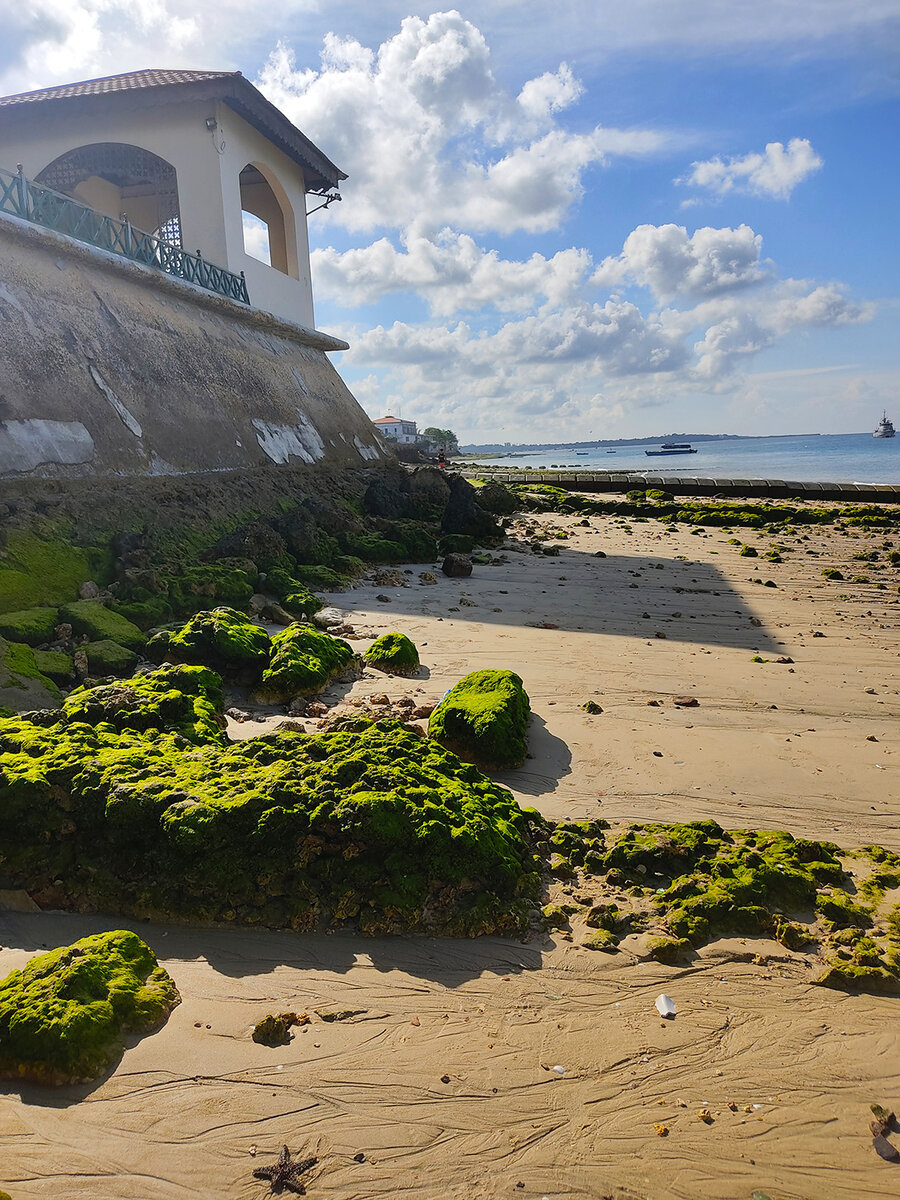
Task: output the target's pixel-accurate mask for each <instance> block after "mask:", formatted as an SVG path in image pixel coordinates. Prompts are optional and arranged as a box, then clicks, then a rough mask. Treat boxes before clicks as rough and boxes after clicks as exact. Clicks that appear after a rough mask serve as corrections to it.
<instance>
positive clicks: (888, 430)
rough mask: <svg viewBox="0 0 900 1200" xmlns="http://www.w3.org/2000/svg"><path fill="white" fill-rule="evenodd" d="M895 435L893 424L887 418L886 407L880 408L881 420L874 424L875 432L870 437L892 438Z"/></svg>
mask: <svg viewBox="0 0 900 1200" xmlns="http://www.w3.org/2000/svg"><path fill="white" fill-rule="evenodd" d="M894 436H895V430H894V425H893V422H892V421H889V420H888V415H887V409H882V412H881V420H880V421H879V422H878V424H877V425H876V426H875V432H874V433H873V434H872V437H877V438H892V437H894Z"/></svg>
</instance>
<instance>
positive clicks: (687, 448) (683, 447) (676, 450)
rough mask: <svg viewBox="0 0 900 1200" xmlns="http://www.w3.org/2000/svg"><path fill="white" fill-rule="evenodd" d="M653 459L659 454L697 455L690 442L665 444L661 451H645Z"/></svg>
mask: <svg viewBox="0 0 900 1200" xmlns="http://www.w3.org/2000/svg"><path fill="white" fill-rule="evenodd" d="M644 453H645V454H647V455H649V456H650V457H651V458H653V457H655V456H657V455H659V454H696V453H697V451H696V450H695V449H694V448H693V446H692V445H691V443H690V442H663V444H662V446H661V447H660V449H659V450H645V451H644Z"/></svg>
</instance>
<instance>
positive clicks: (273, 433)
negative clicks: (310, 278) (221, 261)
mask: <svg viewBox="0 0 900 1200" xmlns="http://www.w3.org/2000/svg"><path fill="white" fill-rule="evenodd" d="M342 349H346V343H344V342H341V341H339V340H338V339H336V338H332V337H329V336H327V335H325V334H322V333H319V332H317V331H316V330H312V329H307V328H304V327H303V326H300V325H293V324H291V323H289V322H286V321H283V320H280V319H279V318H277V317H274V316H272V315H271V314H269V313H265V312H262V311H260V310H258V309H247V308H245V307H244V306H243V305H240V304H238V303H236V302H234V301H230V300H226V299H224V298H222V297H218V296H215V295H213V294H211V293H208V292H205V291H204V290H203V289H201V288H198V287H195V286H194V285H192V284H187V283H183V282H182V281H180V280H177V279H174V278H173V277H171V276H168V275H165V274H164V273H163V272H161V271H158V270H156V269H154V268H151V267H144V266H142V265H140V264H136V263H132V262H129V261H127V260H125V259H122V258H119V257H118V256H115V255H112V254H107V253H105V252H104V251H101V250H97V249H94V248H93V247H90V246H87V245H84V244H82V243H80V242H76V241H73V240H72V239H71V238H68V237H65V236H63V235H60V234H56V233H53V232H51V231H49V230H44V229H40V228H38V227H35V226H32V225H29V224H27V223H26V222H23V221H19V220H17V219H16V218H14V217H9V216H6V215H4V214H0V480H15V479H30V480H49V479H57V480H60V479H68V480H74V479H79V478H81V479H95V480H96V479H98V478H104V477H106V478H110V477H122V476H125V477H144V478H146V477H149V476H175V475H195V474H198V473H209V472H229V471H241V470H248V469H250V470H252V469H253V468H256V467H271V466H272V465H273V464H275V465H278V466H281V465H288V464H293V465H299V464H319V463H321V464H323V465H325V466H330V467H357V468H358V467H363V466H367V465H374V464H378V463H382V462H388V461H390V460H391V459H392V456H391V454H390V451H389V450H387V448H386V447H385V445H384V443H383V442H382V441H381V440H380V438H379V437H378V435H377V434H376V433H375V431H374V429H373V427H372V425H371V422H370V421H369V420H368V418H367V417H366V415H365V414H364V413H363V411H362V409H361V408H360V407H359V405H358V404H357V403H356V400H355V399H354V398H353V396H352V394H351V393H350V391H349V390H348V389H347V387H346V386H345V385H344V383H343V381H342V380H341V378H340V376H339V375H338V373H337V371H336V370H335V369H334V367H333V366H332V364H331V362H330V361H329V360H328V358H327V355H326V352H327V351H329V350H342Z"/></svg>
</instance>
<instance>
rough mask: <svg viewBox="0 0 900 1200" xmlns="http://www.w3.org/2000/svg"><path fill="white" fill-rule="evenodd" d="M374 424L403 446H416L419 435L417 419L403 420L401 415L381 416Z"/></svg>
mask: <svg viewBox="0 0 900 1200" xmlns="http://www.w3.org/2000/svg"><path fill="white" fill-rule="evenodd" d="M372 424H373V425H374V426H375V428H376V429H377V430H378V432H379V433H380V434H381V435H382V436H384V437H389V438H393V440H394V441H395V442H397V443H398V444H399V445H401V446H414V445H415V444H416V440H417V439H418V436H419V434H418V431H417V429H416V423H415V421H403V420H401V418H400V417H379V418H378V420H377V421H373V422H372Z"/></svg>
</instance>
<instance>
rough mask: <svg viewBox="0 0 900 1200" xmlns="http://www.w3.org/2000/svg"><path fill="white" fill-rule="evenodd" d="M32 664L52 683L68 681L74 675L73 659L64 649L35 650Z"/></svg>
mask: <svg viewBox="0 0 900 1200" xmlns="http://www.w3.org/2000/svg"><path fill="white" fill-rule="evenodd" d="M34 665H35V666H36V667H37V669H38V670H39V671H40V673H41V674H42V675H46V676H47V678H48V679H52V680H53V682H54V683H69V682H70V681H71V680H72V679H73V678H74V677H75V660H74V659H73V657H72V655H71V654H66V652H65V651H64V650H35V652H34Z"/></svg>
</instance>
